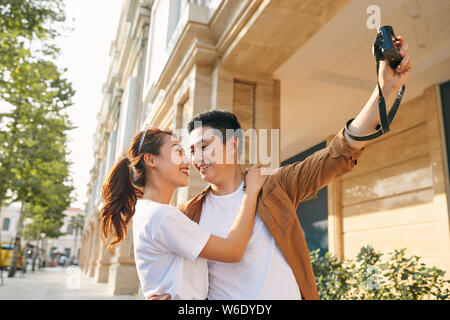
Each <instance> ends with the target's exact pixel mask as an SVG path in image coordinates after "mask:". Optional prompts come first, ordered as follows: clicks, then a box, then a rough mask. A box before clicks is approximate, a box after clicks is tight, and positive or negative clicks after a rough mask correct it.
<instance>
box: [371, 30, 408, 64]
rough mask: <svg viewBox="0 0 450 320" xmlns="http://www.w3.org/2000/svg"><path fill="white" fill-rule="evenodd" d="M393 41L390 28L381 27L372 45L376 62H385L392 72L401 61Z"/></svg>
mask: <svg viewBox="0 0 450 320" xmlns="http://www.w3.org/2000/svg"><path fill="white" fill-rule="evenodd" d="M395 39H396V37H395V35H394V30H393V29H392V27H391V26H383V27H381V28H379V29H378V34H377V38H376V39H375V42H374V44H373V54H374V55H375V57H376V58H377V60H387V61H388V62H389V65H390V66H391V67H392V69H394V70H395V69H396V68H397V66H398V65H399V64H400V62H401V61H402V57H401V56H400V53H399V52H398V49H397V48H396V47H395V45H394V40H395Z"/></svg>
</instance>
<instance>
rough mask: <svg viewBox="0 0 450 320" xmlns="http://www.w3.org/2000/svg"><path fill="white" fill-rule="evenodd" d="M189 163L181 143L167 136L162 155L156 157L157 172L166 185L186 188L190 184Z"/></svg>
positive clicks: (161, 151)
mask: <svg viewBox="0 0 450 320" xmlns="http://www.w3.org/2000/svg"><path fill="white" fill-rule="evenodd" d="M189 163H190V160H189V159H188V158H187V157H186V155H185V153H184V149H183V147H182V146H181V144H180V141H179V140H178V139H177V138H175V137H173V136H169V135H168V136H167V137H166V138H165V143H164V144H163V145H162V147H161V149H160V153H159V155H158V156H156V157H155V164H156V166H155V168H154V169H155V170H156V171H157V173H158V174H159V176H160V177H161V178H162V179H164V181H165V182H166V183H170V184H172V185H173V186H174V187H176V188H178V187H185V186H187V185H188V183H189Z"/></svg>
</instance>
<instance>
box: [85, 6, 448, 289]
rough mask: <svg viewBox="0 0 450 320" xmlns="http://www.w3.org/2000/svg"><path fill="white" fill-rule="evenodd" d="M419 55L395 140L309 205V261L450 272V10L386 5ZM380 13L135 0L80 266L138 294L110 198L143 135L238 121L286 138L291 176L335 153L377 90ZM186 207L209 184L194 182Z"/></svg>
mask: <svg viewBox="0 0 450 320" xmlns="http://www.w3.org/2000/svg"><path fill="white" fill-rule="evenodd" d="M377 3H378V5H379V6H380V7H381V11H382V17H383V24H387V25H393V27H394V31H396V33H397V35H401V36H403V37H404V39H406V41H407V42H408V44H409V45H410V50H409V52H410V54H411V56H412V57H413V63H414V70H413V72H412V74H411V75H410V78H409V80H408V83H407V84H406V91H405V96H404V98H403V101H402V105H401V106H400V109H399V111H398V114H397V116H396V118H395V119H394V122H393V124H392V128H391V132H389V133H388V134H386V135H384V136H383V137H381V138H379V139H377V140H374V141H372V142H370V144H369V145H367V147H366V149H365V152H364V154H363V155H362V157H361V158H360V159H359V160H358V164H357V166H356V168H355V169H354V170H353V171H352V172H350V173H348V174H346V175H344V176H342V177H339V178H337V179H335V180H333V181H332V182H331V183H330V184H329V185H328V186H327V187H325V188H323V189H322V190H320V191H319V192H318V194H317V195H315V196H313V197H310V198H308V199H307V201H303V202H302V203H300V205H299V208H298V211H297V212H298V217H299V221H300V224H301V226H302V229H303V232H304V234H305V237H306V240H307V243H308V246H309V248H310V249H315V248H321V249H322V250H323V251H325V252H330V253H331V254H333V255H335V256H337V257H339V259H340V260H344V259H349V258H354V257H355V255H356V254H357V253H358V251H359V249H360V248H361V247H362V246H364V245H372V246H374V247H375V249H376V250H381V251H383V252H385V251H393V249H399V248H407V252H408V253H409V254H411V255H413V254H414V255H418V256H421V257H422V258H423V261H424V262H425V263H427V264H429V265H435V266H437V267H438V268H441V269H443V270H445V271H447V272H449V271H450V240H449V239H450V228H449V226H450V224H449V213H450V201H449V197H450V186H449V185H450V182H449V159H450V111H449V110H450V82H449V80H450V51H449V50H448V48H449V45H450V34H449V32H448V16H449V15H450V2H449V1H447V0H436V1H433V5H429V1H425V0H414V1H388V0H382V1H378V2H377ZM372 4H373V1H371V0H312V1H300V0H266V1H262V0H229V1H225V0H170V1H167V0H154V1H152V0H140V1H136V0H125V1H124V2H123V7H122V12H121V15H120V19H119V21H118V27H117V33H116V38H115V40H114V41H113V42H112V44H111V50H110V56H111V65H110V69H109V72H108V74H107V75H105V76H106V82H105V84H104V86H103V100H102V104H101V108H100V111H99V113H98V115H97V119H98V124H97V130H96V133H95V136H94V156H95V163H94V166H93V168H92V170H91V179H90V182H89V185H88V197H89V199H88V203H87V206H86V214H87V218H86V224H85V228H84V232H83V245H82V250H81V258H80V266H81V267H82V268H83V270H84V272H85V273H87V274H88V275H90V276H91V277H93V278H94V279H95V280H96V281H98V282H108V286H109V288H110V291H111V293H113V294H130V293H135V292H137V291H138V286H139V281H138V277H137V273H136V267H135V264H134V256H133V243H132V236H131V235H132V232H129V233H128V236H127V238H126V239H125V240H124V241H123V242H122V243H121V244H120V245H119V246H117V247H116V248H115V250H114V253H113V254H111V253H110V252H109V251H108V250H107V249H106V247H105V244H104V243H103V242H102V241H101V239H100V232H99V230H100V229H99V225H100V223H99V222H100V217H99V212H100V209H101V207H102V199H101V188H102V184H103V183H104V181H105V178H106V176H107V174H108V172H109V171H110V169H111V168H112V166H113V165H114V163H115V162H116V161H118V160H119V159H120V158H122V157H124V156H125V155H126V152H127V147H128V145H129V143H130V140H131V138H132V137H133V136H134V135H135V134H136V133H137V132H139V131H140V130H142V129H143V124H144V123H151V124H153V125H155V126H157V127H161V128H170V129H179V128H185V127H186V123H187V122H188V121H189V119H190V118H191V117H193V116H195V115H196V114H198V113H199V112H202V111H205V110H211V109H226V110H229V111H232V112H234V113H235V114H236V115H237V117H238V119H239V121H240V122H241V125H242V126H243V129H244V130H247V129H248V128H255V129H268V130H270V129H279V130H280V131H279V132H280V145H279V154H280V159H279V161H280V165H285V164H288V163H292V162H294V161H301V160H302V159H304V158H305V157H307V156H308V155H309V154H311V153H312V152H314V151H315V150H317V149H320V148H323V147H325V146H326V145H327V144H328V143H329V142H330V138H331V137H332V136H334V135H335V134H336V133H337V132H338V131H339V130H340V129H341V128H343V126H344V125H345V123H346V122H347V120H349V119H351V118H353V117H355V116H356V115H357V114H358V112H359V111H360V110H361V109H362V108H363V106H364V104H365V103H366V102H367V100H368V98H369V97H370V95H371V93H372V91H373V90H374V89H375V87H376V71H375V70H376V69H375V59H374V57H373V55H372V53H371V50H372V43H373V41H374V38H375V36H376V31H375V30H369V29H368V28H367V23H366V22H367V19H369V18H370V17H369V15H368V14H367V8H368V7H369V6H371V5H372ZM191 173H192V174H191V176H190V183H189V186H188V187H187V188H183V189H180V190H177V193H176V195H175V197H174V199H173V203H174V204H178V203H180V202H182V201H185V200H187V199H189V198H191V197H192V196H194V195H195V194H197V193H198V192H199V191H200V190H202V188H204V187H205V186H206V184H205V183H204V182H203V181H201V179H200V176H199V175H198V174H197V173H196V172H195V171H194V170H191Z"/></svg>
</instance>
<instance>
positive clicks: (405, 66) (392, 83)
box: [378, 36, 412, 100]
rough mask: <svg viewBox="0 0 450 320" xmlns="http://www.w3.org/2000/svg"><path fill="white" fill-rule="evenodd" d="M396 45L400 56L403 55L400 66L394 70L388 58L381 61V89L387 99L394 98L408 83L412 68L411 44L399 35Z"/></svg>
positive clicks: (379, 79)
mask: <svg viewBox="0 0 450 320" xmlns="http://www.w3.org/2000/svg"><path fill="white" fill-rule="evenodd" d="M394 45H395V47H396V48H397V49H398V50H399V53H400V56H401V57H402V61H401V62H400V64H399V65H398V67H397V68H396V69H395V70H394V69H392V68H391V66H390V65H389V63H388V61H387V60H382V61H380V72H379V77H378V81H379V82H380V87H381V90H383V95H384V96H385V98H386V100H389V99H390V98H392V96H393V95H395V94H396V93H397V91H398V89H400V87H401V86H402V85H404V84H405V83H406V80H407V79H408V76H409V74H410V73H411V70H412V62H411V57H410V55H409V54H408V49H409V45H408V44H407V43H406V42H405V41H404V40H403V38H402V37H400V36H399V37H397V40H395V42H394Z"/></svg>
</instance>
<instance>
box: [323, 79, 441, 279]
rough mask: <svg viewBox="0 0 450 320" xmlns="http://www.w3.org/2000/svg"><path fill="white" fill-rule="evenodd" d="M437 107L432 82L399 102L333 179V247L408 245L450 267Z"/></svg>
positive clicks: (344, 253) (345, 253) (347, 251)
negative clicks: (348, 168)
mask: <svg viewBox="0 0 450 320" xmlns="http://www.w3.org/2000/svg"><path fill="white" fill-rule="evenodd" d="M440 108H441V106H440V101H439V99H438V95H437V86H431V87H429V88H427V89H426V90H425V91H424V93H423V94H422V95H421V96H419V97H417V98H415V99H412V100H410V101H409V102H407V103H405V104H403V105H401V107H400V109H399V111H398V114H397V116H396V118H395V119H394V121H393V123H392V128H391V132H390V133H388V134H386V135H385V136H382V137H381V138H379V139H377V140H374V141H373V142H371V143H370V144H369V145H368V146H367V147H366V150H365V152H364V153H363V155H362V157H361V159H360V160H359V161H358V165H357V166H356V167H355V169H354V170H353V171H352V172H350V173H349V174H346V175H345V176H343V177H342V178H341V179H338V180H336V181H334V182H333V183H332V185H331V189H330V191H331V195H330V197H331V199H332V201H333V202H332V203H330V208H331V209H330V213H331V219H330V220H331V221H330V222H331V225H330V227H331V228H333V229H332V230H331V232H330V251H332V252H333V253H335V254H337V255H339V256H340V257H341V258H345V259H347V258H353V257H354V256H355V255H356V254H357V253H358V251H359V249H360V248H361V247H362V246H364V245H372V246H374V247H375V249H376V250H382V251H384V252H386V251H393V249H399V248H407V251H406V252H407V254H408V255H413V254H414V255H418V256H420V257H422V258H423V261H424V262H425V263H427V264H429V265H436V266H437V267H439V268H442V269H444V270H446V271H450V241H449V240H450V238H449V221H448V207H447V194H446V192H445V190H446V188H445V181H444V180H445V179H444V178H445V176H444V174H445V173H444V172H445V171H444V165H446V163H445V162H443V153H444V149H443V148H444V140H443V139H442V138H441V132H440V130H442V128H441V127H440V121H439V112H440ZM339 218H341V221H339ZM339 237H341V239H339Z"/></svg>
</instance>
